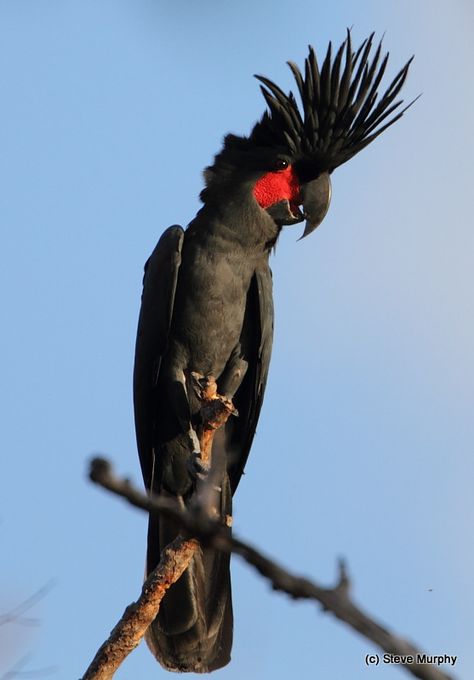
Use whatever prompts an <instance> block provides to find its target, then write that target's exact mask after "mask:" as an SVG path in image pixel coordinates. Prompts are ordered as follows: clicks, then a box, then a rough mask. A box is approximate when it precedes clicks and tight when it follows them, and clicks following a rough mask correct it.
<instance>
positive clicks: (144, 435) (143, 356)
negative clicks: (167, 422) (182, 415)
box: [133, 225, 184, 489]
mask: <svg viewBox="0 0 474 680" xmlns="http://www.w3.org/2000/svg"><path fill="white" fill-rule="evenodd" d="M183 239H184V231H183V229H182V228H181V227H180V226H178V225H175V226H172V227H169V228H168V229H167V230H166V231H165V232H164V233H163V234H162V236H161V238H160V240H159V241H158V243H157V245H156V247H155V249H154V251H153V252H152V254H151V255H150V257H149V259H148V260H147V262H146V264H145V274H144V277H143V293H142V301H141V308H140V316H139V319H138V331H137V342H136V346H135V366H134V371H133V401H134V408H135V430H136V436H137V444H138V452H139V456H140V464H141V468H142V473H143V479H144V481H145V486H146V488H147V489H149V488H150V485H151V479H152V475H153V442H152V437H153V430H154V427H153V418H154V387H155V385H156V381H157V379H158V375H159V372H160V365H161V358H162V357H163V354H164V353H165V350H166V346H167V342H168V333H169V329H170V324H171V317H172V315H173V306H174V298H175V293H176V284H177V281H178V272H179V266H180V264H181V250H182V247H183Z"/></svg>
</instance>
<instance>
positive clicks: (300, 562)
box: [0, 0, 474, 680]
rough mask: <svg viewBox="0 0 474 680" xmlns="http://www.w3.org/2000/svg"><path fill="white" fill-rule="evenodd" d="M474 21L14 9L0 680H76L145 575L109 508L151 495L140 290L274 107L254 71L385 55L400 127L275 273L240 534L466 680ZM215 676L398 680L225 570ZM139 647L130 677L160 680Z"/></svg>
mask: <svg viewBox="0 0 474 680" xmlns="http://www.w3.org/2000/svg"><path fill="white" fill-rule="evenodd" d="M473 19H474V14H473V8H472V4H471V2H470V0H451V2H441V0H416V1H413V0H398V1H397V2H391V3H388V2H380V0H378V1H376V0H373V1H372V0H360V1H359V2H357V3H354V2H350V1H349V0H344V1H342V0H341V1H340V2H334V3H328V2H324V3H322V2H317V1H316V0H311V1H310V0H293V2H292V3H283V2H280V1H277V2H275V1H270V0H263V1H262V2H257V3H256V2H250V1H249V0H242V1H241V2H239V3H237V2H229V1H225V0H219V1H218V0H213V1H210V0H205V1H203V2H192V1H191V0H188V1H185V0H168V1H165V0H161V1H160V0H101V1H100V2H98V1H97V0H61V1H59V0H34V1H31V0H1V2H0V96H1V105H0V225H1V244H2V247H1V252H0V257H1V266H0V278H1V286H0V292H1V297H2V300H1V304H0V314H1V328H2V332H1V335H0V346H1V349H0V364H1V368H0V370H1V373H0V375H1V387H2V389H1V395H0V402H1V403H0V412H1V414H2V426H1V430H0V437H1V455H2V474H1V477H0V550H1V555H2V557H1V562H0V574H1V589H0V612H2V611H3V612H5V611H7V610H8V609H9V608H11V607H12V606H14V605H15V604H18V602H20V601H21V600H23V599H24V598H26V597H27V596H29V595H31V594H32V593H33V592H35V591H36V590H37V589H38V588H40V587H41V586H43V585H44V584H45V583H48V582H49V581H50V580H51V579H54V580H55V583H56V585H55V587H54V588H53V589H52V590H51V592H50V593H49V594H48V595H47V596H46V597H45V598H44V599H43V600H42V601H41V602H40V603H39V604H38V605H37V606H36V607H35V609H34V611H33V612H32V615H34V616H36V617H38V618H39V619H40V622H41V624H40V625H39V626H37V627H32V626H29V627H28V626H20V625H10V626H3V627H1V628H0V677H1V676H2V673H3V674H5V673H6V672H7V671H8V669H11V668H12V667H13V666H14V665H15V663H16V662H17V661H18V660H19V659H21V658H22V657H24V655H25V654H30V656H29V657H28V659H26V665H25V668H27V669H29V670H35V669H44V668H48V667H51V666H54V667H55V669H56V670H55V671H54V672H53V673H52V674H51V677H52V678H60V679H63V678H64V679H72V680H75V679H76V680H77V678H79V677H80V676H81V675H82V673H83V672H84V670H85V668H86V667H87V665H88V663H89V661H90V660H91V658H92V656H93V654H94V653H95V651H96V649H97V647H98V646H99V645H100V643H101V642H102V641H103V639H104V638H105V637H106V636H107V634H108V632H109V631H110V630H111V628H112V627H113V625H114V624H115V622H116V620H117V619H118V617H119V616H120V615H121V614H122V612H123V610H124V608H125V606H126V605H127V604H128V603H129V602H131V601H132V600H133V599H135V597H136V596H137V594H138V592H139V590H140V585H141V579H142V573H143V566H144V554H145V532H146V519H145V517H144V516H143V515H142V514H141V513H140V512H138V511H134V510H132V509H129V508H128V507H126V506H125V505H124V504H122V503H121V502H120V501H118V500H116V499H114V498H112V497H109V496H108V495H107V494H105V493H103V492H101V491H100V490H99V489H97V488H93V487H92V486H91V485H90V484H89V483H88V482H87V480H86V478H85V471H86V465H87V461H88V459H89V457H90V455H91V453H92V452H97V451H99V452H102V453H105V454H107V455H109V456H110V457H111V458H112V459H113V460H114V461H115V463H116V466H117V469H118V471H119V472H120V473H122V474H126V475H128V476H130V477H131V478H132V479H134V480H135V481H136V482H138V483H141V478H140V472H139V466H138V461H137V457H136V452H135V451H136V450H135V440H134V429H133V420H132V400H131V373H132V358H133V349H134V336H135V329H136V321H137V314H138V306H139V298H140V289H141V279H142V267H143V263H144V262H145V260H146V258H147V257H148V255H149V253H150V252H151V250H152V248H153V247H154V244H155V242H156V241H157V239H158V237H159V235H160V234H161V232H162V231H163V229H164V228H166V227H167V226H169V225H170V224H173V223H176V222H178V223H181V224H183V225H185V224H187V223H188V222H189V221H190V220H191V219H192V217H193V216H194V215H195V213H196V211H197V210H198V208H199V200H198V193H199V191H200V189H201V188H202V179H201V171H202V169H203V168H204V167H205V166H206V165H208V164H209V163H210V162H211V159H212V156H213V154H214V153H216V152H217V151H218V150H219V147H220V144H221V139H222V136H223V135H224V134H225V133H226V132H228V131H232V132H236V133H241V134H246V133H247V132H249V130H250V129H251V126H252V125H253V123H254V122H255V120H256V119H257V118H258V117H259V116H260V115H261V113H262V112H263V110H264V102H263V98H262V97H261V95H260V93H259V90H258V85H257V82H256V81H255V80H254V79H253V78H252V74H253V73H263V74H265V75H267V76H269V77H271V78H273V79H275V80H276V82H278V83H279V84H282V85H283V86H285V87H288V86H290V84H291V74H290V73H289V70H288V68H287V67H286V65H285V61H286V60H287V59H292V60H294V61H296V62H298V63H300V64H301V63H302V61H303V59H304V56H305V54H306V49H307V48H306V46H307V44H308V43H312V44H314V45H315V47H316V48H317V50H318V51H319V53H321V52H322V51H324V50H325V49H326V46H327V42H328V40H329V39H332V40H333V41H335V42H336V43H340V42H341V41H342V40H343V39H344V36H345V30H346V27H347V26H353V37H354V41H355V42H357V43H358V42H360V41H361V40H362V39H363V38H364V37H366V36H367V35H368V33H370V32H371V31H372V30H376V31H377V34H378V35H381V34H382V33H383V32H384V31H386V35H385V46H386V48H387V49H389V50H390V54H391V60H390V74H392V75H394V74H395V72H396V71H398V69H399V68H400V67H401V65H402V64H403V63H404V62H405V61H406V60H407V59H408V58H409V57H410V56H411V55H412V54H413V53H415V54H416V59H415V61H414V63H413V67H412V71H411V73H410V76H409V79H408V82H407V86H406V88H405V96H406V99H410V98H413V97H415V96H416V95H418V94H419V93H420V92H423V96H422V98H421V99H420V100H419V101H418V102H417V103H416V105H415V106H414V107H413V108H412V109H410V111H409V112H407V114H406V116H404V118H403V119H402V120H401V121H400V122H399V123H397V124H396V126H394V127H393V128H391V129H390V130H389V131H387V132H386V133H385V134H384V135H383V136H382V137H381V138H380V139H379V140H377V142H376V143H374V144H373V145H372V146H370V147H369V148H368V149H366V150H365V151H364V152H362V153H361V154H360V155H359V156H357V157H356V158H354V159H353V160H352V161H351V162H350V163H348V164H347V165H345V166H343V167H342V168H340V169H338V170H337V171H336V172H335V173H334V176H333V201H332V206H331V209H330V212H329V214H328V216H327V218H326V219H325V221H324V223H323V224H322V226H321V227H320V228H319V229H318V230H317V232H316V233H314V234H313V235H312V236H311V237H310V238H307V239H305V240H304V241H302V242H297V237H298V236H299V235H300V232H301V226H298V227H295V228H287V230H286V232H285V233H284V234H283V236H282V238H281V240H280V243H279V244H278V248H277V252H276V256H275V257H272V267H273V272H274V281H275V301H276V330H275V349H274V356H273V361H272V366H271V371H270V379H269V385H268V391H267V397H266V402H265V405H264V408H263V412H262V417H261V422H260V425H259V429H258V435H257V438H256V440H255V444H254V447H253V451H252V454H251V456H250V459H249V463H248V465H247V474H246V476H245V478H244V479H243V481H242V483H241V486H240V487H239V490H238V493H237V496H236V499H235V527H236V532H238V534H239V535H241V536H242V537H245V538H246V539H248V540H250V541H252V542H255V543H256V544H258V545H259V546H260V547H261V548H262V549H264V550H265V551H266V552H267V553H268V554H269V555H272V556H274V557H275V558H277V559H278V560H279V561H281V562H282V563H283V564H285V565H287V566H288V567H291V568H292V569H294V570H296V571H297V572H300V573H302V574H305V575H307V576H310V577H313V578H314V579H316V580H318V581H319V582H321V583H323V584H327V585H331V584H332V583H333V582H334V579H335V576H336V561H337V558H338V557H339V556H341V555H342V556H344V557H345V558H346V559H347V561H348V565H349V569H350V574H351V576H352V579H353V594H354V597H355V598H356V600H357V602H359V603H361V604H362V605H363V606H364V607H365V608H366V609H367V610H368V611H369V612H370V613H372V614H373V615H374V616H376V617H377V618H378V619H380V620H381V621H382V622H385V623H386V624H387V625H389V626H390V627H393V629H394V630H395V631H397V632H398V633H400V634H403V635H404V636H407V637H408V638H410V639H412V640H413V641H415V642H416V643H418V644H419V645H421V646H423V647H424V649H425V650H426V651H428V652H430V653H433V654H444V653H448V654H453V655H458V656H459V661H458V664H457V666H456V669H455V672H456V673H457V677H459V678H466V679H467V678H469V677H473V676H472V674H473V672H474V646H473V645H472V642H473V637H474V635H473V633H474V624H473V620H474V616H473V614H474V597H473V589H472V574H473V572H474V563H473V562H474V560H473V556H474V553H473V550H472V532H473V524H474V512H473V500H472V496H473V494H472V482H473V472H474V470H473V457H472V451H473V443H474V436H473V435H474V424H473V405H474V394H473V392H474V389H473V385H474V359H473V346H474V323H473V318H474V317H473V312H474V309H473V307H474V304H473V299H474V296H473V291H472V270H473V255H474V253H473V245H474V243H473V241H474V238H473V229H472V217H471V214H472V196H473V190H472V186H473V173H472V159H473V157H474V149H473V135H472V111H473V103H474V102H473V92H472V68H473V63H474V60H473V56H474V55H473V44H472V29H473ZM233 591H234V608H235V643H234V651H233V661H232V663H231V665H230V666H228V667H227V668H226V669H224V670H222V671H219V672H218V673H217V674H216V677H219V678H222V680H234V679H238V678H239V679H240V678H244V677H245V678H249V679H250V680H254V679H255V680H257V679H259V680H270V679H271V680H282V679H284V678H290V677H296V678H302V679H305V680H306V679H308V680H312V679H313V678H314V679H316V678H327V679H329V680H347V679H348V678H351V680H359V679H365V678H372V680H400V679H401V678H402V677H407V676H405V674H404V673H403V671H401V670H400V669H398V668H396V667H394V666H392V667H387V666H384V667H383V666H379V667H378V668H371V669H368V668H366V667H365V665H364V656H365V654H366V653H367V652H370V651H372V650H373V649H374V648H373V647H372V645H370V644H369V643H368V642H366V641H365V640H363V639H361V638H360V637H358V636H357V635H356V634H354V633H353V632H351V631H349V630H348V629H346V628H345V627H344V626H343V625H342V624H339V623H338V622H336V621H335V620H333V618H332V617H331V616H330V615H327V614H324V613H321V611H320V610H319V609H318V607H316V606H315V605H314V604H310V603H301V602H299V603H295V602H292V601H289V599H288V598H286V597H285V596H283V595H280V594H275V593H273V592H272V591H271V589H270V587H269V585H268V584H267V583H265V582H264V581H263V580H262V579H261V578H259V577H257V576H256V575H255V574H254V573H253V571H252V570H251V569H250V568H249V567H247V566H246V565H244V564H242V563H241V562H240V561H239V559H237V558H235V559H234V560H233ZM165 675H166V673H165V671H163V670H162V669H161V668H160V667H159V666H158V664H157V663H156V662H155V661H154V659H153V658H152V656H151V655H150V653H149V652H148V650H147V648H146V647H145V645H141V647H140V648H139V649H138V650H137V651H136V652H135V653H133V654H132V655H131V656H130V657H129V659H128V660H127V661H126V662H125V663H124V665H123V667H122V668H121V670H120V671H119V672H118V673H117V675H116V677H117V680H137V679H138V678H140V679H141V680H147V679H150V680H151V679H152V678H159V677H163V678H164V677H165Z"/></svg>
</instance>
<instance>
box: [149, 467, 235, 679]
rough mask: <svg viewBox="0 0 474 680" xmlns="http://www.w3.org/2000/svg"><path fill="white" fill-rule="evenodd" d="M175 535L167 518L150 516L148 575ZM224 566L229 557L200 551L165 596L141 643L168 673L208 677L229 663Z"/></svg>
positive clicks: (226, 504)
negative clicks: (144, 640) (205, 675)
mask: <svg viewBox="0 0 474 680" xmlns="http://www.w3.org/2000/svg"><path fill="white" fill-rule="evenodd" d="M225 477H226V482H225V483H224V484H223V485H222V487H221V493H220V510H221V517H225V516H226V515H227V516H229V517H231V516H232V495H231V491H230V486H229V483H228V480H227V475H225ZM178 533H179V529H178V527H177V526H176V525H175V524H174V523H173V522H171V521H170V520H169V519H167V518H161V519H160V518H157V517H150V521H149V524H148V552H147V573H150V571H152V570H153V569H154V568H155V566H156V565H157V564H158V562H159V560H160V551H161V549H162V548H163V547H165V546H166V545H167V544H168V543H170V541H172V540H173V539H174V538H176V536H177V535H178ZM229 562H230V555H228V554H225V553H222V552H218V551H216V550H213V549H212V548H204V549H201V550H199V551H198V552H197V553H196V555H195V556H194V557H193V559H192V561H191V563H190V565H189V567H188V568H187V569H186V571H185V572H184V573H183V575H182V576H181V577H180V579H179V580H178V581H177V582H176V583H175V584H174V585H173V586H172V587H171V588H170V589H169V590H168V592H167V593H166V595H165V596H164V598H163V601H162V603H161V607H160V612H159V614H158V616H157V617H156V619H155V620H154V621H153V623H152V624H151V626H150V628H149V629H148V631H147V633H146V636H145V639H146V641H147V644H148V646H149V648H150V649H151V651H152V653H153V654H154V656H155V657H156V658H157V659H158V661H159V662H160V664H161V665H162V666H163V667H164V668H166V669H167V670H169V671H181V672H193V673H207V672H210V671H214V670H217V669H218V668H222V666H225V665H226V664H228V663H229V661H230V652H231V649H232V628H233V616H232V596H231V584H230V564H229Z"/></svg>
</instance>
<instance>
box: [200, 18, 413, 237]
mask: <svg viewBox="0 0 474 680" xmlns="http://www.w3.org/2000/svg"><path fill="white" fill-rule="evenodd" d="M373 38H374V34H372V35H371V36H369V38H367V39H366V40H364V42H363V43H362V44H361V45H360V47H359V48H358V49H357V50H356V51H353V48H352V44H351V35H350V31H348V32H347V38H346V40H345V41H344V42H343V43H342V45H341V46H340V47H339V49H338V51H337V53H336V54H335V56H334V58H333V57H332V46H331V43H329V47H328V50H327V52H326V56H325V58H324V61H323V63H322V66H321V68H319V66H318V62H317V58H316V54H315V52H314V49H313V48H312V47H310V48H309V55H308V57H307V58H306V60H305V65H304V73H302V72H301V71H300V69H299V68H298V67H297V66H296V65H295V64H293V63H292V62H288V65H289V67H290V69H291V71H292V73H293V76H294V78H295V81H296V85H297V89H298V94H299V98H300V100H301V105H302V106H301V107H299V106H298V103H297V100H296V98H295V96H294V95H293V93H292V92H289V93H288V94H286V93H285V92H283V90H282V89H281V88H279V87H278V85H276V84H275V83H273V82H272V81H271V80H269V79H268V78H265V77H264V76H259V75H257V76H256V78H257V79H258V80H259V81H260V82H261V90H262V93H263V96H264V97H265V100H266V102H267V105H268V111H266V112H265V113H264V114H263V117H262V118H261V120H260V121H259V122H257V123H256V124H255V126H254V128H253V129H252V131H251V133H250V135H249V136H248V137H240V136H236V135H232V134H230V135H227V136H226V137H225V139H224V147H223V149H222V151H221V152H220V153H219V154H218V155H217V156H216V158H215V162H214V165H213V166H211V167H210V168H207V170H206V171H205V179H206V183H207V188H206V189H205V190H204V191H203V193H202V198H203V200H204V201H206V200H209V199H211V198H212V195H213V194H214V193H215V190H216V189H217V193H220V191H219V189H220V190H222V189H226V188H228V187H229V186H230V185H232V186H234V187H235V186H236V185H238V186H240V187H244V188H245V190H247V191H250V192H251V195H252V196H253V199H254V200H255V201H256V202H257V204H258V206H259V207H260V209H261V210H265V211H266V212H267V213H268V214H269V215H270V216H271V217H272V218H273V220H274V221H275V223H276V225H277V226H278V227H279V228H280V227H281V226H283V225H287V224H295V223H297V222H301V221H303V220H304V219H305V220H306V226H305V229H304V232H303V236H307V235H308V234H310V233H311V232H312V231H314V229H316V227H317V226H318V225H319V224H320V223H321V222H322V220H323V219H324V217H325V215H326V213H327V211H328V208H329V203H330V200H331V180H330V175H331V173H332V171H333V170H334V169H335V168H337V167H338V166H339V165H342V163H345V162H346V161H348V160H349V159H350V158H352V156H354V155H355V154H357V153H358V152H359V151H361V150H362V149H363V148H364V147H366V146H367V145H368V144H370V143H371V142H372V141H373V140H374V139H375V138H376V137H378V136H379V135H380V134H381V133H382V132H383V131H384V130H386V129H387V128H388V127H389V126H390V125H392V124H393V123H395V121H397V120H398V119H399V118H401V116H402V115H403V113H404V112H405V111H406V109H407V108H408V106H411V104H412V103H413V102H411V103H410V104H409V105H408V106H406V107H405V108H403V109H401V108H400V107H401V105H402V103H403V100H397V97H398V94H399V92H400V90H401V88H402V86H403V84H404V82H405V79H406V77H407V74H408V69H409V66H410V63H411V59H410V61H409V62H408V63H407V64H405V66H404V67H403V68H402V69H401V71H400V72H399V73H398V74H397V75H396V76H395V78H394V79H393V80H392V82H391V83H390V84H389V86H388V88H387V89H386V90H385V92H384V93H383V95H382V96H379V86H380V84H381V81H382V78H383V75H384V73H385V70H386V67H387V61H388V54H386V55H385V56H384V57H383V58H381V52H382V42H380V43H379V45H378V46H377V48H376V49H375V53H374V54H373V56H372V54H371V53H372V43H373Z"/></svg>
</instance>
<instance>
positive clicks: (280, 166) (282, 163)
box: [275, 158, 289, 170]
mask: <svg viewBox="0 0 474 680" xmlns="http://www.w3.org/2000/svg"><path fill="white" fill-rule="evenodd" d="M288 165H289V163H288V161H286V160H285V159H284V158H277V160H276V161H275V170H286V168H287V167H288Z"/></svg>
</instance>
